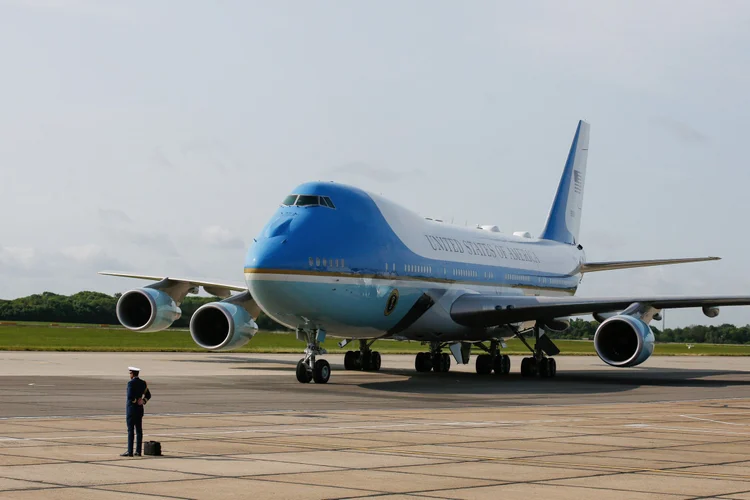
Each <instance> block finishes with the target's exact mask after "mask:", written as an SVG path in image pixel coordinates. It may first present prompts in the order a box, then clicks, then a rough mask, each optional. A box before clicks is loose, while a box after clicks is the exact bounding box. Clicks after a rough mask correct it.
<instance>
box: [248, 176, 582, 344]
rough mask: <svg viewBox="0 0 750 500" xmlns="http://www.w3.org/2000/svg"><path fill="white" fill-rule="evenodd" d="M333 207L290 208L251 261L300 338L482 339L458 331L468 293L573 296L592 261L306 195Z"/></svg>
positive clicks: (266, 298) (342, 191)
mask: <svg viewBox="0 0 750 500" xmlns="http://www.w3.org/2000/svg"><path fill="white" fill-rule="evenodd" d="M293 193H294V194H297V195H308V196H313V197H328V199H330V200H331V201H332V202H333V204H334V205H335V208H331V207H329V206H326V205H325V204H323V205H308V206H286V205H282V206H281V207H280V208H279V209H278V210H277V211H276V213H275V214H274V216H273V217H272V218H271V220H270V221H269V222H268V224H267V225H266V226H265V227H264V228H263V230H262V231H261V233H260V234H259V235H258V236H257V238H255V240H254V243H253V244H252V245H251V247H250V249H249V250H248V253H247V258H246V261H245V278H246V281H247V285H248V288H249V290H250V292H251V293H252V295H253V297H254V299H255V300H256V302H257V303H258V305H259V306H260V307H261V309H262V310H263V311H264V312H265V313H266V314H267V315H268V316H269V317H271V318H273V319H274V320H275V321H277V322H279V323H281V324H283V325H285V326H288V327H290V328H304V329H322V330H325V331H326V332H327V334H329V335H332V336H336V337H346V338H355V339H356V338H379V337H384V336H395V337H399V338H406V339H414V340H429V339H434V338H448V337H450V338H455V339H461V338H467V339H468V338H473V337H476V338H477V339H479V338H482V336H483V335H486V332H484V331H481V332H479V331H472V330H470V329H468V328H466V327H464V326H461V325H458V324H456V323H455V322H454V321H453V320H452V319H451V317H450V306H451V304H452V303H453V301H454V300H455V299H456V298H457V297H459V296H460V295H463V294H466V293H478V292H479V293H494V294H499V295H572V294H574V293H575V291H576V288H577V286H578V283H579V282H580V277H581V275H580V273H578V266H579V265H580V263H581V262H583V258H584V256H583V251H582V250H581V249H580V248H579V247H576V246H573V245H568V244H564V243H557V242H554V241H549V240H538V239H533V238H524V237H518V236H508V235H504V234H501V233H499V232H493V231H490V230H486V229H477V228H466V227H460V226H453V225H451V224H444V223H442V222H437V221H431V220H428V219H424V218H422V217H420V216H418V215H416V214H414V213H413V212H411V211H409V210H407V209H405V208H403V207H400V206H398V205H396V204H394V203H391V202H389V201H387V200H385V199H382V198H380V197H379V196H375V195H372V194H370V193H366V192H364V191H362V190H360V189H357V188H353V187H350V186H344V185H341V184H335V183H308V184H303V185H301V186H298V187H297V188H296V189H295V190H294V192H293Z"/></svg>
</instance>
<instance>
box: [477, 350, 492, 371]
mask: <svg viewBox="0 0 750 500" xmlns="http://www.w3.org/2000/svg"><path fill="white" fill-rule="evenodd" d="M477 373H478V374H479V375H489V374H490V373H492V357H491V356H490V355H489V354H480V355H479V356H477Z"/></svg>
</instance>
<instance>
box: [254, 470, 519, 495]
mask: <svg viewBox="0 0 750 500" xmlns="http://www.w3.org/2000/svg"><path fill="white" fill-rule="evenodd" d="M362 470H363V471H369V470H372V469H362ZM387 472H392V473H395V474H402V473H401V472H396V471H387ZM287 474H289V473H287ZM411 474H412V475H416V474H418V473H411ZM447 477H453V478H455V479H461V478H458V477H456V476H447ZM246 479H257V480H261V481H266V480H267V481H269V482H278V483H284V484H290V485H294V486H300V485H306V484H305V483H293V482H289V481H281V480H276V479H266V478H265V477H263V476H260V477H257V478H252V477H248V478H246ZM463 479H472V480H475V481H488V482H492V483H495V484H483V485H472V486H458V487H456V486H449V487H447V488H435V489H429V490H410V491H405V492H404V491H383V490H369V489H364V488H357V487H351V486H337V488H343V489H352V490H359V491H370V492H373V493H376V494H377V495H420V494H423V493H437V492H441V491H445V490H464V489H472V488H485V487H487V486H501V485H503V484H508V483H507V481H503V480H501V479H486V478H463ZM315 486H325V487H327V488H329V487H331V486H330V485H319V484H316V485H315ZM422 496H424V495H422ZM344 498H347V497H344ZM358 498H359V497H358Z"/></svg>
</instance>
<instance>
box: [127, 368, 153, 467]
mask: <svg viewBox="0 0 750 500" xmlns="http://www.w3.org/2000/svg"><path fill="white" fill-rule="evenodd" d="M128 370H129V371H130V381H129V382H128V402H127V405H126V407H125V422H127V424H128V451H126V452H125V453H123V454H122V455H120V456H121V457H132V456H133V455H134V453H133V431H135V433H136V434H137V437H138V440H137V442H136V447H135V456H136V457H140V456H141V446H142V444H143V427H142V423H143V406H144V405H145V404H146V403H147V402H148V400H149V398H150V394H149V390H148V386H147V385H146V382H145V381H144V380H141V379H140V378H138V373H139V372H140V371H141V370H140V368H136V367H134V366H129V367H128Z"/></svg>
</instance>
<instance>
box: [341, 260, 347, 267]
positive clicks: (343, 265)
mask: <svg viewBox="0 0 750 500" xmlns="http://www.w3.org/2000/svg"><path fill="white" fill-rule="evenodd" d="M341 267H346V264H344V259H341Z"/></svg>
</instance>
